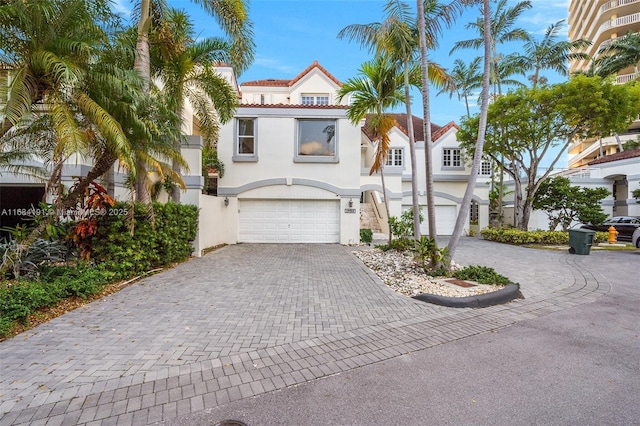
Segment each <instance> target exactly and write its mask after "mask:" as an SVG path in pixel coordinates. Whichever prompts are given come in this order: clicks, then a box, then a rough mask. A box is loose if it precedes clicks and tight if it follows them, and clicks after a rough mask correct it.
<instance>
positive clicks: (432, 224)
mask: <svg viewBox="0 0 640 426" xmlns="http://www.w3.org/2000/svg"><path fill="white" fill-rule="evenodd" d="M416 3H417V6H418V33H419V34H420V56H421V61H420V65H421V68H422V108H423V111H424V171H425V174H426V178H425V180H426V191H427V218H428V220H429V237H430V238H431V239H433V240H434V241H435V239H436V210H435V198H434V195H433V160H432V158H431V157H432V155H433V154H432V146H431V145H432V143H431V111H430V104H429V60H428V57H427V35H426V32H425V31H426V30H425V27H426V23H425V16H424V2H423V0H416ZM436 247H437V245H436Z"/></svg>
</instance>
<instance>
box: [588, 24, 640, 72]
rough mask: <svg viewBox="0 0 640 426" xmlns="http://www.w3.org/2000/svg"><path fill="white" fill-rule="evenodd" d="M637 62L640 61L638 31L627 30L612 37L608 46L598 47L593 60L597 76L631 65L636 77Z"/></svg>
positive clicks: (618, 70)
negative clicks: (625, 32) (620, 35)
mask: <svg viewBox="0 0 640 426" xmlns="http://www.w3.org/2000/svg"><path fill="white" fill-rule="evenodd" d="M638 63H640V32H635V33H633V32H629V33H627V34H626V35H624V36H622V37H618V38H616V39H614V40H613V42H612V43H611V44H610V45H609V46H606V47H604V48H602V49H600V51H599V52H598V57H597V58H596V60H595V68H596V73H597V74H598V75H599V76H601V77H608V76H610V75H611V74H616V73H618V72H620V71H622V70H624V69H625V68H629V67H633V72H634V73H635V74H636V78H637V75H638Z"/></svg>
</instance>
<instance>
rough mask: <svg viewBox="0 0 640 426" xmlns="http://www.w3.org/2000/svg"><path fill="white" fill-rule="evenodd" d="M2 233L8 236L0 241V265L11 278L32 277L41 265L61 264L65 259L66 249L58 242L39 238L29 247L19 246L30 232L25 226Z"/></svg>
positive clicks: (5, 229)
mask: <svg viewBox="0 0 640 426" xmlns="http://www.w3.org/2000/svg"><path fill="white" fill-rule="evenodd" d="M2 231H4V232H5V233H6V234H8V236H7V237H6V238H5V239H4V240H2V241H0V265H1V269H2V270H3V271H10V272H11V275H12V277H13V278H18V277H21V276H25V277H28V278H29V277H34V276H36V275H37V274H38V272H39V268H40V267H41V266H42V265H44V264H46V263H56V262H63V261H64V260H65V258H66V254H67V251H68V247H67V246H66V245H65V244H64V243H62V242H61V241H60V240H56V239H54V240H48V239H44V238H39V239H37V240H36V241H35V242H34V243H33V244H31V245H30V246H29V247H26V246H25V245H23V244H21V242H22V240H24V239H25V238H27V237H28V235H29V232H30V230H29V228H28V227H27V226H25V225H17V226H16V227H15V228H7V227H4V228H2ZM0 278H1V276H0ZM0 281H1V279H0Z"/></svg>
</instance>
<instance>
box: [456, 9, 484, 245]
mask: <svg viewBox="0 0 640 426" xmlns="http://www.w3.org/2000/svg"><path fill="white" fill-rule="evenodd" d="M482 15H483V18H482V19H483V25H484V26H483V36H484V70H483V78H482V101H481V103H480V120H479V124H478V139H477V141H476V146H475V152H474V155H473V166H472V167H471V175H470V176H469V182H468V184H467V188H466V189H465V191H464V196H463V197H462V204H461V205H460V212H458V217H457V219H456V224H455V227H454V229H453V234H452V235H451V238H450V239H449V244H448V246H447V249H448V252H449V256H451V257H453V255H454V253H455V252H456V249H457V247H458V242H459V241H460V237H461V236H462V230H463V229H464V225H465V222H466V220H467V216H468V215H469V210H470V209H471V199H472V197H473V191H474V190H475V185H476V180H477V178H478V171H479V170H480V165H481V163H482V154H483V153H482V151H483V148H484V141H485V134H486V131H487V113H488V111H489V88H490V85H491V81H490V77H491V43H490V41H491V38H492V37H491V34H492V33H491V29H492V26H493V25H492V22H491V13H490V0H483V4H482Z"/></svg>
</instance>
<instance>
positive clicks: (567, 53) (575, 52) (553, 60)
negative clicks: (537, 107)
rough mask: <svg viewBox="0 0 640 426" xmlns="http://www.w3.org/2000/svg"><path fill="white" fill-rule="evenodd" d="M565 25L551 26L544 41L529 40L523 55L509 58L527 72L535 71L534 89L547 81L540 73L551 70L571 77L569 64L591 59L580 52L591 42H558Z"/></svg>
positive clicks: (532, 79) (533, 77) (562, 22)
mask: <svg viewBox="0 0 640 426" xmlns="http://www.w3.org/2000/svg"><path fill="white" fill-rule="evenodd" d="M563 25H564V20H561V21H558V22H556V23H554V24H551V25H550V26H549V27H548V28H547V29H546V31H545V34H544V37H543V38H542V40H536V39H535V38H529V40H527V41H526V42H525V44H524V46H523V50H522V53H519V54H515V55H513V56H509V57H508V59H506V60H507V61H508V62H513V63H514V64H515V65H516V66H519V67H520V68H521V69H524V70H526V71H533V74H532V75H531V76H529V80H531V82H532V84H533V87H536V86H537V85H538V83H539V82H540V83H544V82H545V81H546V80H545V79H544V78H541V77H540V71H542V70H544V69H550V70H553V71H556V72H557V73H558V74H561V75H564V76H566V75H569V68H568V63H569V61H570V60H575V59H589V55H588V54H586V53H584V52H580V49H584V48H585V47H588V46H589V45H590V44H591V42H590V41H589V40H586V39H583V38H581V39H578V40H574V41H568V40H562V41H557V38H558V33H559V32H560V30H561V29H562V26H563Z"/></svg>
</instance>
